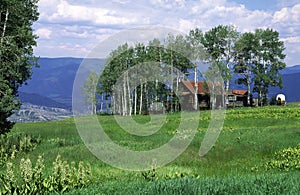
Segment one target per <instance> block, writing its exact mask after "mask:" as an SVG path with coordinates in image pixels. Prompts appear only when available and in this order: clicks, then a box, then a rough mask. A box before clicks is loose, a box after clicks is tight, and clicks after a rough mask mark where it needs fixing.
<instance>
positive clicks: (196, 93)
mask: <svg viewBox="0 0 300 195" xmlns="http://www.w3.org/2000/svg"><path fill="white" fill-rule="evenodd" d="M197 71H198V68H197V64H195V70H194V82H195V86H194V87H195V88H194V89H195V91H194V109H195V110H198V96H197V95H198V76H197Z"/></svg>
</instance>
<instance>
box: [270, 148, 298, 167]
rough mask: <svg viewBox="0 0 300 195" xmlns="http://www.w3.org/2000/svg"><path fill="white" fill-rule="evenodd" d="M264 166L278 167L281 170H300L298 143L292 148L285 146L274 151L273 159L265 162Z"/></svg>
mask: <svg viewBox="0 0 300 195" xmlns="http://www.w3.org/2000/svg"><path fill="white" fill-rule="evenodd" d="M265 167H266V168H267V169H268V170H269V169H278V170H283V171H290V170H299V171H300V143H299V144H298V146H296V147H294V148H292V147H289V148H285V149H283V150H281V151H279V152H276V153H275V155H274V159H272V160H271V161H269V162H267V163H266V164H265Z"/></svg>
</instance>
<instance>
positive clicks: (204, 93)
mask: <svg viewBox="0 0 300 195" xmlns="http://www.w3.org/2000/svg"><path fill="white" fill-rule="evenodd" d="M197 85H198V91H197V99H198V109H210V108H211V102H210V88H212V87H211V86H210V87H209V86H208V84H207V83H206V82H204V81H199V82H198V83H197ZM180 90H181V91H180V92H181V95H182V102H181V107H182V108H184V109H185V110H193V109H194V103H195V100H194V99H195V82H194V81H182V82H181V83H180ZM222 93H224V95H222ZM247 95H248V91H247V90H232V92H230V93H229V94H228V107H239V106H246V105H247ZM224 97H225V91H223V90H222V92H221V91H220V93H219V95H216V105H215V106H216V107H220V106H221V105H222V103H223V102H225V100H224V101H223V100H222V98H224Z"/></svg>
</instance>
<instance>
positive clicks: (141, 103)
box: [140, 81, 143, 114]
mask: <svg viewBox="0 0 300 195" xmlns="http://www.w3.org/2000/svg"><path fill="white" fill-rule="evenodd" d="M142 107H143V83H142V81H141V95H140V114H142Z"/></svg>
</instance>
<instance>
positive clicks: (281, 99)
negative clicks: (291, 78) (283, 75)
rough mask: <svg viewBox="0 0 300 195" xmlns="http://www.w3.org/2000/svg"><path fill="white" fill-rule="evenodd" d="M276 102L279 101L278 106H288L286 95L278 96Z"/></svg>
mask: <svg viewBox="0 0 300 195" xmlns="http://www.w3.org/2000/svg"><path fill="white" fill-rule="evenodd" d="M276 101H277V105H285V104H286V100H285V95H284V94H282V93H280V94H278V95H277V96H276Z"/></svg>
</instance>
